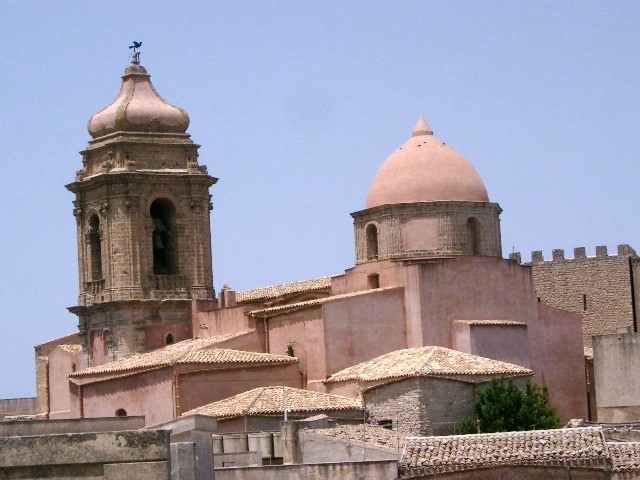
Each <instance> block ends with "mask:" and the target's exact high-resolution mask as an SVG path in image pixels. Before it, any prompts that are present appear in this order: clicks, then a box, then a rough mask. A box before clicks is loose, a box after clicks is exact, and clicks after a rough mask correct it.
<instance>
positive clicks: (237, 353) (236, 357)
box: [175, 348, 298, 365]
mask: <svg viewBox="0 0 640 480" xmlns="http://www.w3.org/2000/svg"><path fill="white" fill-rule="evenodd" d="M297 361H298V359H297V358H296V357H291V356H289V355H274V354H272V353H257V352H246V351H242V350H228V349H224V348H216V349H215V350H200V351H195V352H188V353H186V354H185V355H184V356H183V357H180V358H179V359H178V360H176V362H175V363H176V364H181V365H185V364H189V363H207V364H210V363H296V362H297Z"/></svg>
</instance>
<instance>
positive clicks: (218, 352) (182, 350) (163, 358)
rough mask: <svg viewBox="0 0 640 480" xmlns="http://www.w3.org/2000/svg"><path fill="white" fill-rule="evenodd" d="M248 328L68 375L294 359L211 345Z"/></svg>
mask: <svg viewBox="0 0 640 480" xmlns="http://www.w3.org/2000/svg"><path fill="white" fill-rule="evenodd" d="M246 333H247V332H240V333H233V334H228V335H218V336H215V337H211V338H194V339H190V340H184V341H182V342H178V343H174V344H173V345H167V346H166V347H163V348H159V349H157V350H153V351H151V352H146V353H140V354H136V355H132V356H130V357H127V358H123V359H121V360H116V361H113V362H109V363H105V364H103V365H98V366H96V367H91V368H87V369H85V370H80V371H78V372H75V373H72V374H71V375H69V377H71V378H79V377H87V376H90V375H100V374H113V373H118V374H119V373H127V372H133V371H139V370H148V369H154V368H159V367H166V366H169V365H174V364H185V363H274V362H279V363H282V362H292V361H293V362H295V361H297V359H296V358H294V357H289V356H285V355H272V354H268V353H256V352H244V351H239V350H228V349H215V350H212V348H213V347H214V346H215V345H216V344H217V343H220V342H222V341H225V340H228V339H230V338H233V337H236V336H240V335H245V334H246Z"/></svg>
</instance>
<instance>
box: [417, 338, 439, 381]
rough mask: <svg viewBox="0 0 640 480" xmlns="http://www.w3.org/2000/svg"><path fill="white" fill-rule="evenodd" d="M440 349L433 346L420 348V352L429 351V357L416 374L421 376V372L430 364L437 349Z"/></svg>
mask: <svg viewBox="0 0 640 480" xmlns="http://www.w3.org/2000/svg"><path fill="white" fill-rule="evenodd" d="M438 348H439V347H437V346H432V345H425V346H424V347H419V349H420V350H422V349H424V350H426V349H429V350H428V353H427V355H426V356H425V358H424V362H422V364H421V365H420V368H418V369H417V370H416V371H415V372H413V373H414V375H415V374H419V373H420V372H422V371H423V370H424V369H425V366H426V365H427V363H429V362H430V361H431V358H432V357H433V356H434V355H435V352H436V349H438Z"/></svg>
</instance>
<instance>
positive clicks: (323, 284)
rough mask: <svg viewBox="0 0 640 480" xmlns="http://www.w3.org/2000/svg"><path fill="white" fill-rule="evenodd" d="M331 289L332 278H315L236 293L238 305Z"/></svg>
mask: <svg viewBox="0 0 640 480" xmlns="http://www.w3.org/2000/svg"><path fill="white" fill-rule="evenodd" d="M330 287H331V277H320V278H313V279H311V280H301V281H299V282H290V283H282V284H280V285H271V286H269V287H262V288H255V289H253V290H242V291H239V292H237V293H236V301H237V302H238V303H249V302H259V301H261V300H267V299H269V298H276V297H280V296H282V295H289V294H292V293H302V292H313V291H316V290H324V289H328V288H330Z"/></svg>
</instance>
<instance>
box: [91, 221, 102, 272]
mask: <svg viewBox="0 0 640 480" xmlns="http://www.w3.org/2000/svg"><path fill="white" fill-rule="evenodd" d="M89 262H90V269H89V276H90V277H91V278H90V280H100V279H102V245H101V241H100V217H98V215H96V214H93V215H91V217H90V218H89Z"/></svg>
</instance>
